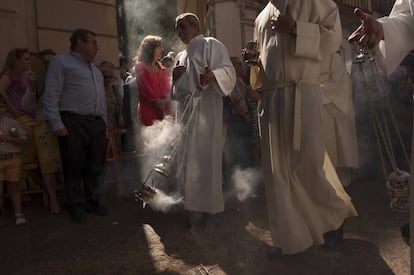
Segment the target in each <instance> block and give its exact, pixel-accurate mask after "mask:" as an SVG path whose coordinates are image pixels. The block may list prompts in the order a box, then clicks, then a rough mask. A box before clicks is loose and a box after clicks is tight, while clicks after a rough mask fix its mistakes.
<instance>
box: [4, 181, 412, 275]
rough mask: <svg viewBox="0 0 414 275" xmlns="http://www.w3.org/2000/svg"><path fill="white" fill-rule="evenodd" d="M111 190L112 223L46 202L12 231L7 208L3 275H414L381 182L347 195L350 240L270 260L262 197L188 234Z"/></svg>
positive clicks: (234, 204) (179, 221) (32, 204)
mask: <svg viewBox="0 0 414 275" xmlns="http://www.w3.org/2000/svg"><path fill="white" fill-rule="evenodd" d="M112 187H114V183H108V186H107V189H106V196H105V198H104V200H103V204H104V205H106V206H107V207H108V208H109V209H110V212H111V213H110V216H108V217H97V216H88V222H87V224H84V225H79V224H73V223H72V222H71V221H70V219H69V216H68V214H67V213H65V212H64V213H63V214H61V215H52V214H50V213H49V212H48V210H47V209H45V208H43V205H42V202H41V198H40V197H34V198H33V199H32V200H31V201H29V202H25V203H24V205H23V207H24V212H25V214H26V217H27V220H28V222H27V224H26V225H25V226H21V227H16V226H15V225H14V223H13V219H12V209H11V208H12V207H11V205H10V202H8V203H7V205H6V207H7V208H6V214H5V215H3V216H0V220H1V225H0V248H1V250H0V274H2V275H3V274H4V275H9V274H36V275H37V274H46V275H54V274H56V275H57V274H80V275H84V274H85V275H92V274H235V275H239V274H253V275H255V274H283V275H289V274H306V275H309V274H310V275H312V274H317V275H324V274H327V275H328V274H352V275H354V274H364V275H370V274H372V275H378V274H401V275H403V274H409V262H410V259H409V247H408V246H407V245H406V244H405V243H404V242H403V240H402V239H401V237H400V232H399V227H400V225H401V224H403V223H404V222H405V221H406V219H407V218H408V214H398V213H393V212H392V211H391V210H390V208H389V207H388V197H387V195H386V190H385V184H384V183H383V182H373V181H358V182H354V183H352V185H351V186H350V187H349V188H348V189H347V191H348V192H349V194H350V195H351V197H352V198H353V202H354V204H355V206H356V208H357V210H358V212H359V216H358V217H355V218H351V219H349V220H348V221H347V223H346V224H345V236H344V238H345V239H344V240H343V241H342V242H341V243H339V244H338V245H336V246H335V247H333V248H331V249H325V248H320V247H315V248H311V249H309V250H307V251H305V252H303V253H300V254H297V255H293V256H279V257H276V258H275V259H272V260H269V259H268V258H267V256H266V255H267V254H266V252H267V250H268V248H269V244H270V243H271V238H270V233H269V231H268V230H267V228H268V226H267V213H266V204H265V200H264V194H263V188H259V190H258V191H257V192H256V196H255V197H251V198H249V199H247V200H246V201H244V202H238V201H236V200H234V199H232V200H230V201H229V202H228V203H227V205H226V211H225V212H224V213H222V214H219V215H216V216H215V217H213V218H212V220H211V222H210V223H209V224H208V226H206V227H205V228H204V229H200V230H189V229H188V228H187V227H186V226H185V218H184V215H183V213H182V212H181V211H180V210H175V211H172V212H171V213H166V214H164V213H160V212H155V211H153V210H151V209H150V208H145V209H142V208H141V207H140V206H139V205H138V204H137V203H135V202H134V201H133V200H132V199H131V198H129V197H125V196H120V195H118V194H117V191H116V190H117V188H112Z"/></svg>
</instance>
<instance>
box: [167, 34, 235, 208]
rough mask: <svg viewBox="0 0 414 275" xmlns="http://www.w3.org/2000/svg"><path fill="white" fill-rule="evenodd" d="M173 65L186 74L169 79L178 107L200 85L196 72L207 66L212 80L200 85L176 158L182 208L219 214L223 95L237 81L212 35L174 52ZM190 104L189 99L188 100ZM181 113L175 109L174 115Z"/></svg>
mask: <svg viewBox="0 0 414 275" xmlns="http://www.w3.org/2000/svg"><path fill="white" fill-rule="evenodd" d="M177 58H178V61H179V64H178V65H183V66H186V68H187V69H186V72H185V74H184V75H183V76H181V77H180V78H179V79H178V80H176V81H175V83H174V89H173V99H175V100H177V101H178V105H179V106H178V109H179V110H181V111H182V110H183V109H184V105H185V103H186V98H187V96H189V95H190V94H191V93H192V92H193V91H194V90H196V89H197V87H198V86H200V84H199V83H200V82H199V78H200V74H203V73H205V68H206V67H209V68H210V70H211V71H212V72H213V73H214V76H215V78H216V80H217V82H214V83H211V84H209V85H206V86H204V87H202V89H203V91H202V92H201V94H200V96H199V97H198V98H195V99H194V100H193V102H196V101H199V104H198V106H197V107H195V106H192V107H191V108H193V107H195V108H197V109H196V110H195V113H194V114H195V116H194V120H193V122H192V123H191V125H189V133H188V134H187V135H185V137H184V141H183V147H184V148H185V149H184V150H183V152H182V154H181V155H180V156H178V161H177V162H178V173H177V179H178V184H179V185H180V184H181V185H183V189H184V190H183V191H184V208H185V209H186V210H189V211H199V212H206V213H211V214H214V213H218V212H222V211H223V210H224V199H223V192H222V158H223V155H222V153H223V145H224V132H223V127H224V126H223V99H222V97H223V96H226V95H229V94H230V93H231V91H232V90H233V88H234V85H235V83H236V73H235V70H234V67H233V65H232V63H231V61H230V59H229V56H228V53H227V49H226V48H225V47H224V45H223V44H222V43H221V42H219V41H218V40H217V39H215V38H212V37H203V36H202V35H199V36H196V37H194V38H193V39H191V41H190V42H189V44H188V45H187V48H186V50H184V51H183V52H181V53H179V55H178V57H177ZM191 103H192V102H190V104H191ZM178 116H180V112H179V113H178Z"/></svg>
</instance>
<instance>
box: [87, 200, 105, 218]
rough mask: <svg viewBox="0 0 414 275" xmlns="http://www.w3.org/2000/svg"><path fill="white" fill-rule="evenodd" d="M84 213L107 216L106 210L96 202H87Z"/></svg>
mask: <svg viewBox="0 0 414 275" xmlns="http://www.w3.org/2000/svg"><path fill="white" fill-rule="evenodd" d="M86 212H88V213H90V214H95V215H97V216H108V215H109V213H108V210H107V209H106V208H105V207H103V206H102V205H101V204H100V203H99V202H97V201H88V202H87V203H86Z"/></svg>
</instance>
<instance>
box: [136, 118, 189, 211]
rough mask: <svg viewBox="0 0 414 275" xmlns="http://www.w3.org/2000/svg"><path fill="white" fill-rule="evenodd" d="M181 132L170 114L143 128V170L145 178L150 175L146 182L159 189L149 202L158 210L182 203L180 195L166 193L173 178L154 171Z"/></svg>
mask: <svg viewBox="0 0 414 275" xmlns="http://www.w3.org/2000/svg"><path fill="white" fill-rule="evenodd" d="M180 133H181V127H180V125H179V123H176V122H174V120H173V118H172V117H170V116H167V117H165V118H164V119H163V120H162V121H156V122H154V124H153V125H151V126H146V127H142V128H141V138H142V143H143V153H144V156H143V163H142V171H143V176H144V179H146V178H147V177H148V175H150V173H151V176H150V179H149V180H148V182H146V184H148V185H150V186H153V187H154V188H156V189H157V194H156V195H155V196H154V198H153V199H152V200H151V201H150V202H149V203H148V204H149V206H150V207H151V208H153V209H154V210H157V211H162V212H168V211H169V210H170V209H171V208H172V207H173V206H175V205H177V204H179V203H181V201H182V197H180V196H178V195H175V194H173V195H170V194H166V193H165V192H164V191H162V190H161V189H163V190H168V189H170V188H168V185H171V182H170V180H172V179H171V178H166V177H164V176H161V175H159V174H158V173H156V172H154V171H153V170H152V169H153V167H154V165H155V164H156V163H157V162H159V161H160V159H161V157H162V156H164V155H165V154H168V153H169V151H168V150H167V148H169V147H171V146H173V145H174V144H175V143H176V141H177V138H179V135H180Z"/></svg>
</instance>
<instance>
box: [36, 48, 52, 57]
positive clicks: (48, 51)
mask: <svg viewBox="0 0 414 275" xmlns="http://www.w3.org/2000/svg"><path fill="white" fill-rule="evenodd" d="M38 54H39V56H45V55H49V54H51V55H56V53H55V52H54V51H53V50H52V49H44V50H41V51H40V52H39V53H38Z"/></svg>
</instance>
